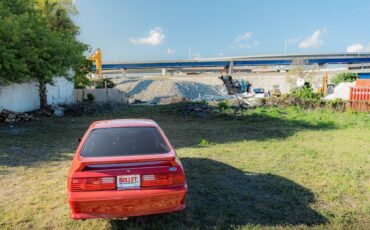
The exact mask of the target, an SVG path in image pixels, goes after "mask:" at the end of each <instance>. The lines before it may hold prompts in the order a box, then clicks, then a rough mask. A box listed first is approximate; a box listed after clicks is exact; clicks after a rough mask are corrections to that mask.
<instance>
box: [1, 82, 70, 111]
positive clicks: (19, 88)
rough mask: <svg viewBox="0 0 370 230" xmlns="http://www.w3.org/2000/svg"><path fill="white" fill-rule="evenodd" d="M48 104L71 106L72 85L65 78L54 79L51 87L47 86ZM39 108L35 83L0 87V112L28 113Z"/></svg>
mask: <svg viewBox="0 0 370 230" xmlns="http://www.w3.org/2000/svg"><path fill="white" fill-rule="evenodd" d="M46 89H47V100H48V104H71V103H73V102H74V97H73V90H74V84H73V82H71V81H68V80H66V79H65V78H60V77H56V78H54V84H53V85H47V86H46ZM38 108H40V102H39V94H38V87H37V83H35V82H28V83H23V84H12V85H9V86H0V111H1V110H3V109H7V110H10V111H13V112H29V111H33V110H36V109H38Z"/></svg>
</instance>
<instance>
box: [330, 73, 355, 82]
mask: <svg viewBox="0 0 370 230" xmlns="http://www.w3.org/2000/svg"><path fill="white" fill-rule="evenodd" d="M357 77H358V75H357V73H349V72H344V73H338V74H337V75H335V76H334V78H333V79H332V80H331V81H332V82H333V84H334V85H338V84H339V83H341V82H354V81H356V79H357Z"/></svg>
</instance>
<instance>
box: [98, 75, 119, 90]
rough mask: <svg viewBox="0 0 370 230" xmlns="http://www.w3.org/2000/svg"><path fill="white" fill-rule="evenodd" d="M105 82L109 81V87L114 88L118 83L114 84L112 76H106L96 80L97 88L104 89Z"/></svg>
mask: <svg viewBox="0 0 370 230" xmlns="http://www.w3.org/2000/svg"><path fill="white" fill-rule="evenodd" d="M105 82H106V83H107V88H113V87H114V86H116V84H114V83H113V81H112V80H111V79H110V78H104V79H99V80H97V81H96V85H95V88H97V89H104V88H105Z"/></svg>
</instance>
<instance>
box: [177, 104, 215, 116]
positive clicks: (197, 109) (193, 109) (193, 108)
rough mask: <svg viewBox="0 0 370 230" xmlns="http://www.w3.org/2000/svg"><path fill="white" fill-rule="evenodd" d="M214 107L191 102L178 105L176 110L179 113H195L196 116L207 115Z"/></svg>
mask: <svg viewBox="0 0 370 230" xmlns="http://www.w3.org/2000/svg"><path fill="white" fill-rule="evenodd" d="M213 110H214V108H213V107H212V106H209V105H208V104H204V103H191V104H184V105H182V106H181V107H179V108H178V109H177V110H176V111H177V112H178V113H179V114H180V115H195V116H197V117H207V116H208V115H209V114H210V113H211V112H212V111H213Z"/></svg>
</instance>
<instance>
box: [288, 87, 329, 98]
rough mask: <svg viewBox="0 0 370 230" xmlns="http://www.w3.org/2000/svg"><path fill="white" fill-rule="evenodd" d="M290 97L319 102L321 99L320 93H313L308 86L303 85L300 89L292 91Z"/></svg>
mask: <svg viewBox="0 0 370 230" xmlns="http://www.w3.org/2000/svg"><path fill="white" fill-rule="evenodd" d="M292 95H293V96H294V97H297V98H299V99H309V100H319V99H320V98H321V96H322V95H321V94H320V93H314V92H313V90H312V87H311V86H310V85H305V86H304V87H301V88H296V89H294V90H293V91H292Z"/></svg>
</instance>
